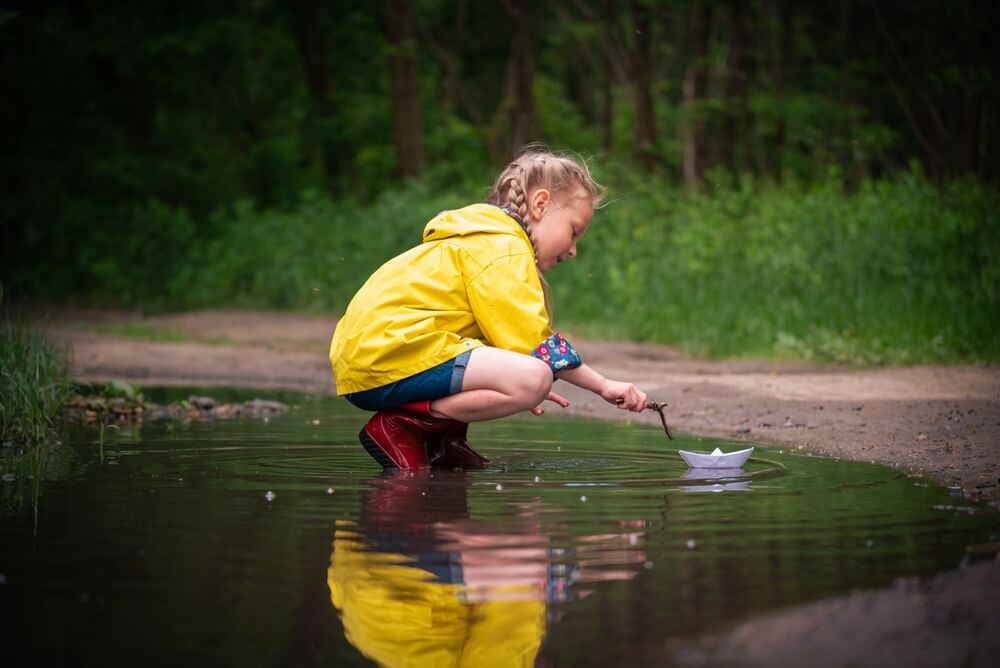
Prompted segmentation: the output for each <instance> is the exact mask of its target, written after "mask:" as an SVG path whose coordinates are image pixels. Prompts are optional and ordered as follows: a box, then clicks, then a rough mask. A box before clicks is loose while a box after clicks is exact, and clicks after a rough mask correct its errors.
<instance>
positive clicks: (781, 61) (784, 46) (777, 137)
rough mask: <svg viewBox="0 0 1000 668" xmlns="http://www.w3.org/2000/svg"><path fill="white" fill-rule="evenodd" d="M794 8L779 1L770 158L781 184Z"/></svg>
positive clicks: (788, 0) (786, 0)
mask: <svg viewBox="0 0 1000 668" xmlns="http://www.w3.org/2000/svg"><path fill="white" fill-rule="evenodd" d="M793 11H794V7H793V5H792V0H781V4H780V8H779V12H780V16H779V24H778V25H779V28H778V30H780V33H779V35H778V40H779V46H778V60H777V64H776V67H775V73H774V96H775V98H777V107H778V118H777V120H776V121H775V124H774V154H773V156H772V157H771V166H772V169H773V176H774V180H775V181H776V182H777V183H781V178H782V170H781V156H782V154H783V153H784V151H785V139H786V137H785V135H786V132H787V130H786V124H785V109H784V107H785V104H784V103H785V80H786V78H787V75H788V67H789V65H790V63H791V60H792V34H793V32H794V28H793V21H794V18H795V17H794V14H793Z"/></svg>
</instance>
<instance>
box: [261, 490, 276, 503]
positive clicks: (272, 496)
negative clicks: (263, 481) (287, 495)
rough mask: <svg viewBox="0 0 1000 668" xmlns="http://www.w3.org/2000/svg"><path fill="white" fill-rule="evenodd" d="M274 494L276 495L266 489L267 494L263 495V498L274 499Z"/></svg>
mask: <svg viewBox="0 0 1000 668" xmlns="http://www.w3.org/2000/svg"><path fill="white" fill-rule="evenodd" d="M276 496H278V495H277V494H275V493H274V492H272V491H271V490H267V494H265V495H264V498H265V499H267V500H268V501H274V499H275V497H276Z"/></svg>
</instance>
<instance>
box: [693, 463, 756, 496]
mask: <svg viewBox="0 0 1000 668" xmlns="http://www.w3.org/2000/svg"><path fill="white" fill-rule="evenodd" d="M681 480H702V481H704V482H705V483H706V484H703V485H682V486H681V489H683V490H684V491H685V492H723V491H727V490H728V491H734V490H735V491H739V490H749V489H750V479H749V477H748V476H747V474H746V471H744V470H743V469H742V468H732V469H702V468H689V469H688V470H687V471H686V472H685V473H684V475H682V476H681Z"/></svg>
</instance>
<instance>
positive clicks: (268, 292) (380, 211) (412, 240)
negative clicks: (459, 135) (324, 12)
mask: <svg viewBox="0 0 1000 668" xmlns="http://www.w3.org/2000/svg"><path fill="white" fill-rule="evenodd" d="M465 203H466V202H465V201H463V200H462V199H461V198H459V197H458V196H456V195H453V194H445V195H436V194H432V193H430V192H428V191H427V189H426V188H425V187H424V186H422V185H413V186H411V187H409V188H406V189H403V190H399V191H390V192H387V193H385V194H383V196H381V197H380V198H379V199H378V200H377V201H375V202H374V203H372V204H371V205H370V206H368V207H362V206H360V205H359V204H357V203H356V202H351V201H341V202H336V203H335V202H333V201H331V200H330V199H329V198H327V197H324V196H322V195H319V194H317V193H306V194H305V195H303V197H302V198H301V200H300V201H299V203H298V205H297V207H295V208H294V209H292V210H288V211H282V210H277V209H267V210H263V211H261V210H257V209H255V208H254V206H253V205H252V204H251V203H250V202H247V201H244V202H240V203H238V204H237V205H235V206H233V207H230V208H227V209H222V210H219V211H217V212H216V213H215V214H214V215H213V221H212V227H213V228H214V229H218V230H220V233H219V234H218V235H217V236H216V237H215V238H212V239H207V240H204V241H202V242H199V243H198V244H196V245H195V246H194V247H193V248H191V249H190V255H189V257H188V261H187V262H185V263H184V265H183V266H181V267H179V268H178V271H177V273H176V275H175V276H174V277H173V278H172V279H171V280H170V281H169V282H168V284H167V285H166V295H167V298H166V299H164V300H162V301H161V302H160V303H161V305H162V306H163V307H170V308H178V307H182V308H183V307H201V306H224V305H235V306H242V307H248V308H252V307H272V308H293V309H300V310H307V311H329V310H339V309H342V308H343V307H345V306H346V305H347V302H348V301H349V300H350V298H351V297H352V296H353V294H354V292H355V291H357V289H358V288H360V287H361V284H362V283H363V282H364V280H365V279H366V278H367V277H368V275H369V274H371V273H372V272H373V271H374V270H375V269H377V268H378V266H379V265H380V264H382V263H383V262H385V261H386V260H387V259H389V258H390V257H392V256H393V255H396V254H398V253H400V252H402V251H403V250H405V249H407V248H410V247H411V246H414V245H416V244H418V243H420V238H421V232H422V230H423V225H424V223H425V222H426V221H427V220H429V219H430V218H431V217H433V216H434V214H436V213H438V212H439V211H441V210H443V209H447V208H454V207H456V206H461V205H464V204H465Z"/></svg>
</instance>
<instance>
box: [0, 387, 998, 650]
mask: <svg viewBox="0 0 1000 668" xmlns="http://www.w3.org/2000/svg"><path fill="white" fill-rule="evenodd" d="M170 394H172V395H173V396H175V397H176V396H186V393H184V392H180V391H176V390H174V391H171V393H170ZM213 394H214V395H215V396H217V397H219V398H223V395H222V393H221V392H219V391H213ZM231 396H241V395H240V394H239V393H234V394H233V395H231ZM242 396H243V398H250V397H251V396H253V395H249V394H247V395H242ZM272 396H276V395H272ZM157 398H158V399H164V398H168V397H167V396H166V394H162V395H161V396H159V397H157ZM225 398H231V397H225ZM278 398H282V399H284V400H285V401H288V402H289V403H292V404H294V406H295V407H294V409H293V410H292V411H291V412H290V413H289V414H287V415H285V416H281V417H279V418H272V419H271V420H269V421H268V422H263V421H249V420H247V421H233V422H217V423H214V424H212V423H188V424H185V423H156V424H147V425H143V426H141V427H138V426H132V427H123V428H122V429H121V430H120V431H117V432H112V434H111V435H110V436H109V439H108V442H107V443H106V444H105V446H104V452H103V460H102V458H101V451H100V448H99V447H98V445H97V443H96V440H97V431H96V429H79V430H76V431H73V432H71V433H68V434H67V435H66V445H64V446H62V447H60V448H57V449H56V450H55V451H54V452H52V453H50V457H49V461H48V463H47V465H46V469H45V472H44V475H43V476H42V480H41V481H39V482H40V484H38V485H37V487H36V486H35V485H34V484H28V485H26V484H24V483H25V481H24V480H18V481H7V482H4V483H2V485H3V491H4V502H5V507H4V511H3V514H2V525H0V537H2V541H0V544H2V547H0V581H2V583H3V584H0V601H2V614H3V620H2V623H3V628H4V635H5V637H6V638H7V639H9V640H8V642H5V645H6V646H7V649H8V652H10V651H12V650H16V649H19V650H21V651H23V652H26V653H27V654H26V655H27V656H28V657H31V660H30V662H31V663H39V664H41V663H51V662H52V661H57V662H60V663H73V664H77V665H79V664H98V663H103V664H106V663H107V662H108V661H109V660H110V661H149V660H151V659H152V660H154V662H155V663H171V662H195V663H197V664H199V665H201V664H209V663H225V664H239V665H245V666H249V665H331V666H332V665H336V666H348V665H371V664H372V663H373V662H382V663H385V664H388V665H428V666H444V665H476V666H482V665H502V666H506V665H513V664H515V663H517V664H518V665H520V664H527V665H532V664H533V663H537V664H538V665H546V666H562V665H569V666H582V665H634V664H636V663H641V662H646V661H650V660H654V661H655V657H657V656H658V655H659V653H660V652H661V651H662V648H663V644H664V641H665V640H667V639H670V638H681V637H692V636H697V635H698V634H700V633H702V632H719V631H724V630H725V629H726V628H728V627H730V626H732V625H734V624H736V623H739V622H740V621H743V620H745V619H746V618H748V617H750V616H753V615H755V614H758V613H761V612H765V611H770V610H774V609H777V608H781V607H785V606H790V605H794V604H797V603H802V602H806V601H812V600H816V599H819V598H822V597H825V596H832V595H838V594H844V593H847V592H849V591H851V590H853V589H857V588H871V587H881V586H885V585H888V584H889V583H891V582H892V581H893V580H894V579H896V578H898V577H907V576H917V575H929V574H932V573H935V572H938V571H941V570H944V569H950V568H954V567H956V566H958V565H959V564H960V563H961V562H962V560H963V559H964V558H966V546H967V545H970V544H974V543H979V542H986V541H988V540H996V536H997V535H998V534H1000V525H998V522H997V519H996V514H995V513H992V512H988V511H986V510H984V509H982V508H981V507H978V506H972V505H970V504H969V503H967V502H964V501H962V500H961V499H955V498H952V497H950V496H948V493H947V490H944V489H942V488H940V487H937V486H935V485H933V484H932V483H929V482H928V481H926V480H923V479H920V478H914V477H909V476H906V475H904V474H902V473H900V472H898V471H895V470H893V469H890V468H886V467H882V466H874V465H867V464H859V463H853V462H845V461H835V460H829V459H821V458H817V457H809V456H805V455H802V454H796V453H792V452H788V451H786V450H782V449H780V448H758V449H757V450H756V451H755V453H754V457H753V458H752V459H751V460H750V461H749V462H748V463H747V465H746V466H745V467H744V468H743V469H742V470H736V471H723V472H721V473H716V474H713V475H714V476H715V477H714V478H712V477H709V478H707V479H706V478H705V477H704V476H703V475H701V474H699V473H698V472H697V471H693V470H688V469H687V467H686V465H685V464H684V463H683V461H682V460H681V459H680V457H679V456H678V455H677V452H676V450H677V448H678V447H680V448H683V449H686V450H698V451H706V452H707V451H710V450H711V449H713V448H714V447H716V446H719V447H722V449H723V450H726V451H729V450H733V449H739V448H741V447H744V446H742V445H738V444H733V443H725V442H721V443H720V442H716V441H709V440H698V439H690V438H684V437H683V436H681V437H679V438H678V440H677V441H674V442H672V443H671V442H668V441H667V440H666V439H665V437H664V435H663V432H662V430H661V429H659V428H658V427H652V426H645V425H625V424H611V423H601V422H594V421H588V420H583V419H576V420H572V419H570V420H565V419H563V420H560V419H555V418H553V417H551V415H547V416H545V417H544V418H532V417H525V418H518V419H507V420H501V421H497V422H494V423H486V424H478V425H474V426H473V427H472V430H471V440H472V441H473V444H474V446H475V447H477V449H479V450H480V451H482V452H483V453H484V454H486V455H488V456H489V457H490V458H491V459H492V460H493V464H492V465H491V466H490V467H489V468H487V469H485V470H482V471H474V472H467V473H463V472H442V473H431V474H428V473H423V474H405V473H404V474H395V475H382V474H381V473H380V471H379V468H378V467H377V465H375V463H374V462H373V461H372V460H371V459H370V458H369V457H368V455H367V454H366V453H365V452H364V450H363V449H362V448H361V446H360V445H359V444H358V442H357V436H356V434H357V431H358V429H359V428H360V427H361V425H362V424H363V423H364V420H365V419H366V415H365V414H364V413H361V412H359V411H357V410H355V409H353V408H352V407H350V406H349V405H347V404H346V402H342V401H340V400H333V399H327V398H311V397H307V396H301V395H284V396H279V397H278ZM31 482H32V483H34V481H31ZM34 493H37V495H38V496H37V503H35V500H34V499H33V498H32V495H33V494H34ZM11 645H13V646H11Z"/></svg>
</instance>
